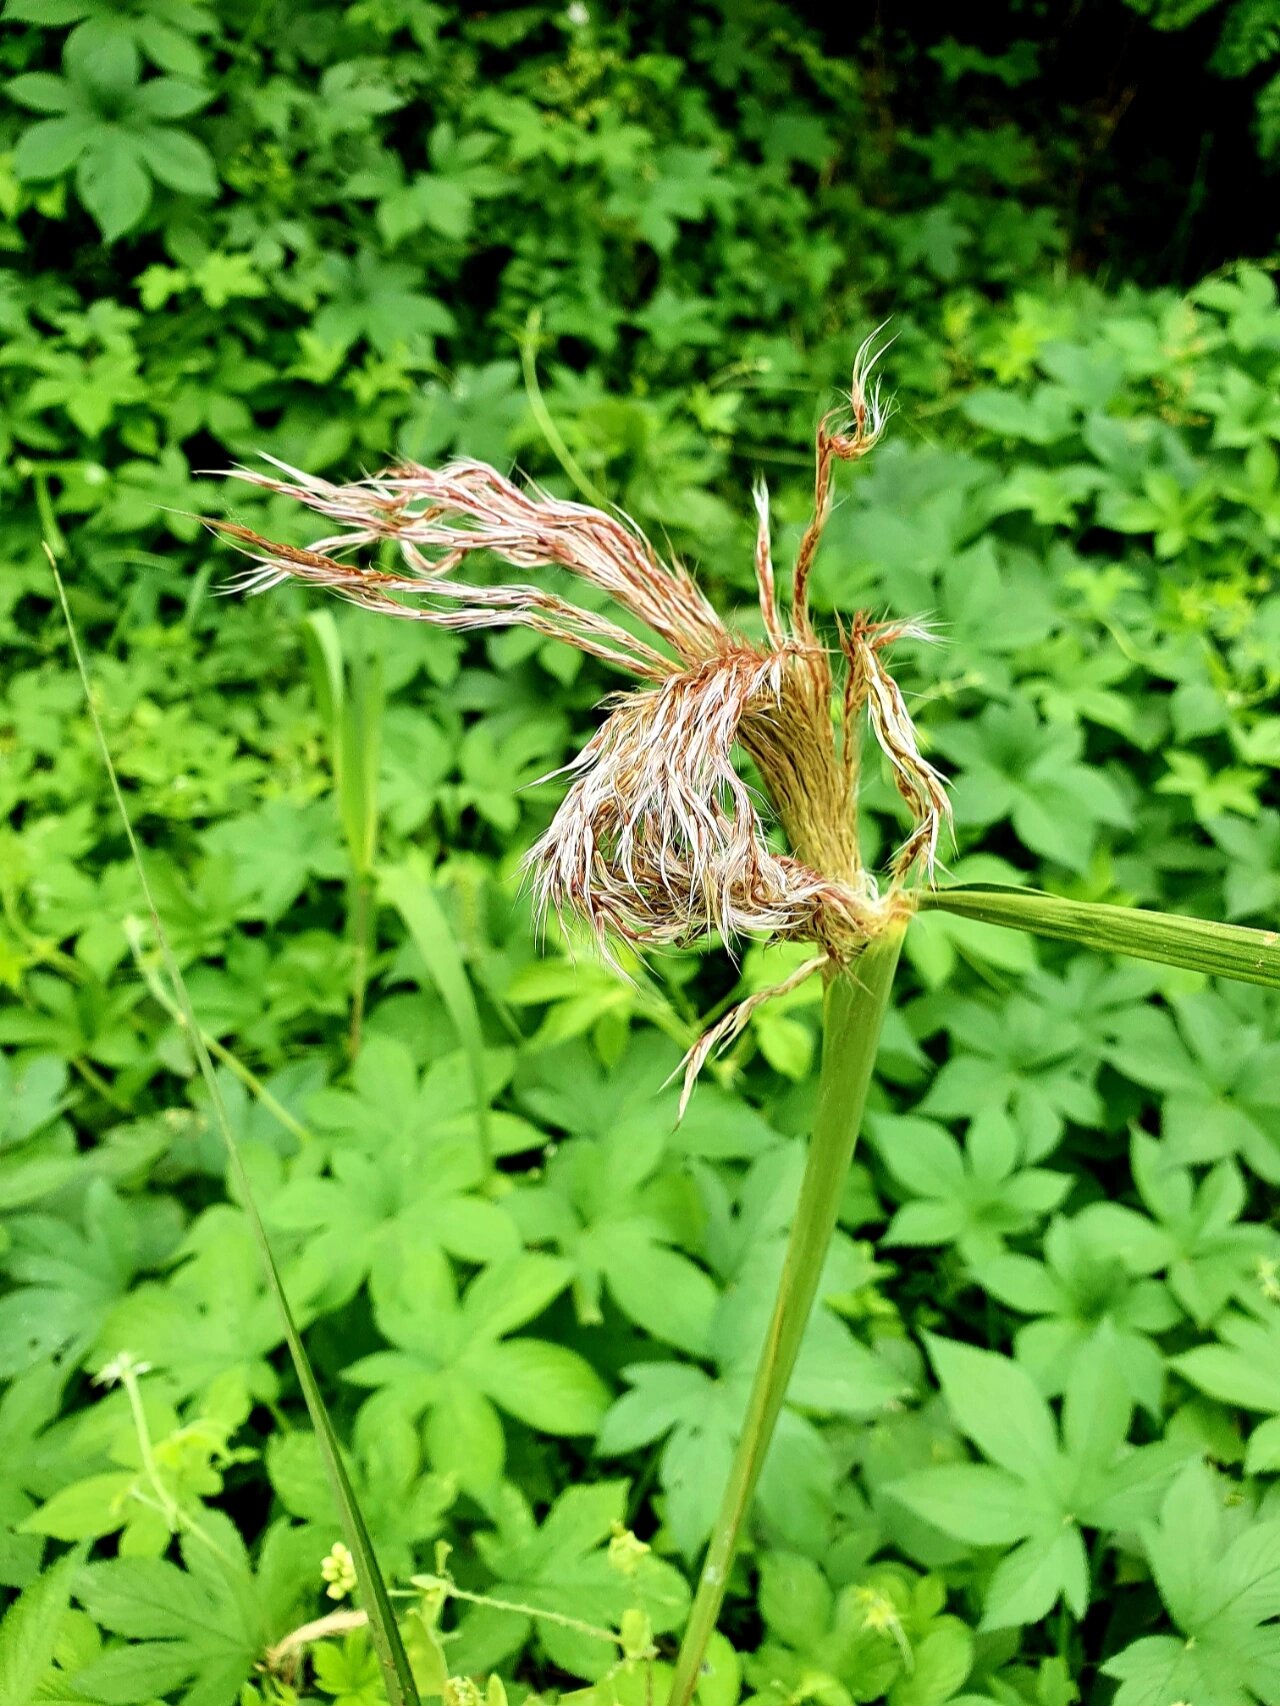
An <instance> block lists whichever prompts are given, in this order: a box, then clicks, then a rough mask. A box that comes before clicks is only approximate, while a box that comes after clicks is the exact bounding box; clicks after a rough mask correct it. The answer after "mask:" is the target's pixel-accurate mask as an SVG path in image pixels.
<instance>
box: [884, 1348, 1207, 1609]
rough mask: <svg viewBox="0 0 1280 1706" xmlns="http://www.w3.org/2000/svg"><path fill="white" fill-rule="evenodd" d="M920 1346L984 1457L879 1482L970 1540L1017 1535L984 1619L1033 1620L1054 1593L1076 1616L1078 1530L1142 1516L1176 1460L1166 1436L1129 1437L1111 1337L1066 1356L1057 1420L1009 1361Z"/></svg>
mask: <svg viewBox="0 0 1280 1706" xmlns="http://www.w3.org/2000/svg"><path fill="white" fill-rule="evenodd" d="M929 1352H930V1355H931V1357H932V1358H933V1362H934V1366H935V1368H936V1369H937V1372H938V1378H939V1380H940V1381H941V1383H942V1389H943V1393H944V1395H945V1397H946V1400H947V1407H948V1408H949V1409H950V1411H951V1413H952V1415H953V1417H954V1418H955V1421H956V1423H957V1425H958V1427H959V1428H960V1430H961V1432H962V1433H964V1434H965V1435H967V1437H968V1438H969V1439H970V1440H972V1441H973V1443H974V1444H975V1445H976V1446H977V1447H978V1448H979V1450H981V1451H982V1452H983V1454H984V1455H985V1456H986V1457H988V1458H989V1459H990V1460H991V1464H990V1465H980V1464H945V1465H939V1466H937V1467H935V1468H926V1469H919V1470H916V1471H915V1472H914V1473H912V1474H908V1475H906V1476H903V1477H901V1478H900V1479H898V1480H897V1481H895V1482H892V1483H891V1484H890V1486H889V1489H888V1490H889V1491H890V1493H891V1494H892V1496H893V1497H894V1498H895V1499H897V1500H898V1501H900V1502H901V1503H902V1504H904V1505H905V1506H906V1507H907V1508H908V1509H909V1510H910V1511H911V1512H912V1513H913V1514H914V1515H915V1516H918V1517H922V1518H923V1519H924V1520H925V1521H926V1522H929V1523H932V1524H933V1525H934V1526H935V1527H937V1528H939V1529H941V1530H942V1532H943V1533H945V1534H948V1535H951V1536H952V1537H954V1538H955V1539H957V1540H961V1541H963V1542H964V1543H965V1544H966V1545H968V1546H980V1547H981V1546H998V1545H1009V1544H1012V1543H1015V1542H1016V1544H1015V1545H1014V1549H1013V1550H1012V1551H1010V1552H1007V1553H1006V1554H1005V1556H1004V1557H1003V1558H1001V1559H1000V1561H999V1563H998V1564H997V1565H996V1567H995V1569H994V1571H993V1572H992V1574H991V1577H990V1580H989V1581H988V1583H987V1587H986V1592H985V1595H984V1600H983V1627H984V1628H985V1629H1005V1628H1012V1627H1016V1626H1017V1625H1020V1624H1024V1623H1035V1622H1038V1621H1039V1620H1041V1619H1042V1618H1044V1617H1046V1616H1047V1615H1048V1613H1049V1612H1050V1611H1051V1610H1052V1608H1053V1606H1054V1605H1055V1604H1056V1603H1057V1601H1058V1600H1059V1598H1061V1599H1062V1600H1064V1601H1065V1603H1066V1604H1067V1606H1068V1607H1069V1608H1070V1609H1071V1611H1072V1612H1073V1613H1074V1615H1075V1616H1076V1617H1078V1618H1079V1617H1083V1616H1084V1614H1085V1611H1086V1610H1087V1608H1088V1604H1089V1593H1090V1584H1089V1569H1088V1564H1087V1561H1086V1554H1085V1547H1084V1538H1083V1533H1082V1530H1083V1529H1084V1528H1096V1529H1102V1530H1104V1531H1113V1530H1120V1529H1128V1528H1129V1527H1131V1526H1132V1525H1133V1524H1134V1523H1136V1522H1139V1521H1141V1520H1142V1519H1143V1517H1145V1516H1147V1515H1150V1514H1151V1512H1152V1511H1153V1510H1154V1508H1155V1504H1156V1501H1157V1500H1158V1498H1159V1497H1160V1494H1161V1492H1162V1490H1163V1488H1164V1487H1165V1486H1166V1485H1167V1483H1168V1481H1169V1479H1170V1478H1171V1476H1172V1475H1173V1474H1174V1473H1176V1471H1177V1468H1178V1465H1179V1462H1180V1458H1179V1456H1178V1453H1177V1450H1176V1449H1175V1448H1171V1447H1168V1446H1166V1445H1160V1444H1157V1445H1151V1446H1142V1447H1139V1448H1137V1449H1133V1448H1130V1447H1129V1446H1128V1445H1127V1443H1126V1442H1127V1436H1128V1432H1129V1423H1130V1418H1131V1415H1132V1408H1133V1406H1132V1401H1131V1399H1130V1397H1129V1394H1128V1392H1127V1390H1126V1387H1125V1383H1124V1380H1123V1372H1122V1366H1121V1360H1120V1350H1119V1347H1118V1346H1117V1344H1116V1341H1115V1340H1114V1338H1113V1337H1112V1336H1111V1335H1110V1334H1107V1333H1103V1334H1099V1335H1098V1336H1096V1337H1095V1339H1094V1340H1093V1342H1092V1343H1091V1344H1090V1345H1089V1346H1088V1347H1087V1348H1086V1350H1085V1351H1084V1352H1083V1353H1082V1354H1081V1355H1080V1356H1079V1357H1078V1358H1077V1359H1076V1363H1075V1366H1074V1368H1073V1370H1072V1373H1071V1378H1070V1380H1069V1382H1068V1385H1067V1391H1066V1396H1065V1400H1064V1403H1063V1412H1062V1421H1061V1429H1060V1430H1059V1426H1058V1424H1057V1423H1056V1422H1055V1420H1054V1417H1053V1414H1052V1412H1051V1411H1050V1409H1049V1406H1048V1404H1047V1403H1046V1402H1045V1400H1044V1398H1043V1397H1042V1396H1041V1394H1040V1392H1039V1391H1038V1389H1037V1387H1036V1385H1035V1383H1034V1382H1033V1381H1032V1379H1031V1377H1030V1375H1029V1374H1028V1373H1027V1371H1026V1370H1025V1369H1024V1368H1022V1367H1021V1366H1020V1365H1019V1364H1017V1363H1015V1362H1012V1361H1010V1360H1009V1359H1008V1358H1007V1357H1002V1356H998V1355H996V1354H994V1353H993V1352H991V1351H983V1350H979V1349H977V1348H976V1347H974V1346H972V1345H964V1344H957V1343H955V1342H953V1341H948V1340H944V1339H930V1341H929Z"/></svg>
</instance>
